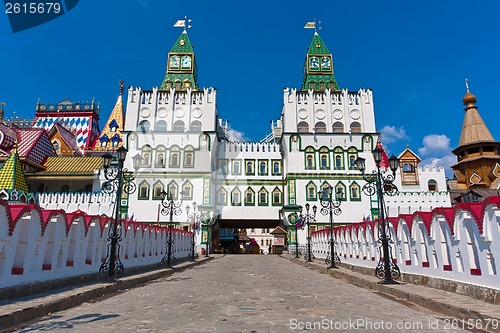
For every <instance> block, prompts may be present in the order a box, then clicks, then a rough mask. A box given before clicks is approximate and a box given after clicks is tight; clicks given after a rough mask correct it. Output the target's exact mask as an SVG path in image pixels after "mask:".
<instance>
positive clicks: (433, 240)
mask: <svg viewBox="0 0 500 333" xmlns="http://www.w3.org/2000/svg"><path fill="white" fill-rule="evenodd" d="M499 207H500V197H490V198H488V199H487V200H486V201H484V202H483V203H470V204H469V203H462V204H459V205H457V206H454V207H447V208H435V209H433V210H432V211H430V212H429V211H428V212H415V213H413V214H412V215H400V216H399V217H397V218H390V219H389V221H390V222H389V227H390V235H391V239H392V240H393V241H394V244H393V246H392V258H393V259H394V261H395V262H396V263H397V265H398V266H399V269H400V270H401V272H402V273H412V274H418V275H424V276H430V277H436V278H442V279H447V280H453V281H457V282H464V283H470V284H474V285H479V286H485V287H490V288H495V289H500V279H499V278H498V274H499V273H498V266H497V264H496V262H497V261H498V258H497V257H498V255H499V253H500V208H499ZM329 237H330V236H329V230H323V231H319V232H316V233H314V234H313V236H312V242H313V251H314V254H315V256H316V257H318V258H326V256H327V254H328V251H329V243H328V240H329ZM335 239H336V251H337V253H338V254H339V255H340V257H341V260H342V261H343V262H345V263H349V264H353V265H358V266H364V267H373V268H375V266H376V264H377V262H378V261H379V260H381V255H380V252H379V244H378V242H377V241H376V240H377V239H378V221H375V222H367V223H358V224H352V225H348V226H345V227H339V228H336V229H335Z"/></svg>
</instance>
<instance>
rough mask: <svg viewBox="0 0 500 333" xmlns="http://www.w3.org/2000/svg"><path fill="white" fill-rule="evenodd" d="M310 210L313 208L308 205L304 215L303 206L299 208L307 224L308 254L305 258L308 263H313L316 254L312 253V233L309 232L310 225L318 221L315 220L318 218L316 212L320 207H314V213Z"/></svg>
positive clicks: (301, 216)
mask: <svg viewBox="0 0 500 333" xmlns="http://www.w3.org/2000/svg"><path fill="white" fill-rule="evenodd" d="M310 208H311V205H309V203H306V211H305V213H303V208H302V206H300V207H299V216H300V218H301V219H302V220H303V221H305V223H306V225H307V253H306V255H305V258H304V259H305V260H306V261H307V262H312V261H314V259H315V257H314V254H313V253H312V251H311V233H310V230H309V224H310V223H311V222H315V221H316V220H315V219H314V218H315V217H316V211H317V210H318V207H316V205H314V206H313V207H312V213H309V209H310Z"/></svg>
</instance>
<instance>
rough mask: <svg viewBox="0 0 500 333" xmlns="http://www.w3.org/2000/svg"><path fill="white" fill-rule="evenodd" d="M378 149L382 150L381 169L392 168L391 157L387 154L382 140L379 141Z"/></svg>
mask: <svg viewBox="0 0 500 333" xmlns="http://www.w3.org/2000/svg"><path fill="white" fill-rule="evenodd" d="M377 147H378V148H380V149H381V150H382V161H380V167H382V168H384V169H388V168H389V167H390V165H389V156H387V153H386V152H385V149H384V146H382V143H381V142H380V140H378V141H377Z"/></svg>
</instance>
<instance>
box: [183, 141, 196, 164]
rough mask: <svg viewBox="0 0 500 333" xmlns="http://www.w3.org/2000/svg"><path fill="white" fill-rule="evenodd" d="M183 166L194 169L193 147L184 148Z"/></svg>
mask: <svg viewBox="0 0 500 333" xmlns="http://www.w3.org/2000/svg"><path fill="white" fill-rule="evenodd" d="M183 165H184V167H185V168H194V148H193V147H191V146H188V147H185V148H184V158H183Z"/></svg>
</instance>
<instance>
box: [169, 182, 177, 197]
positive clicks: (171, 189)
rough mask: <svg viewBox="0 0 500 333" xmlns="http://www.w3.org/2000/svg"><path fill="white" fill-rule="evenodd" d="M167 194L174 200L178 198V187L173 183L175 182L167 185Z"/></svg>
mask: <svg viewBox="0 0 500 333" xmlns="http://www.w3.org/2000/svg"><path fill="white" fill-rule="evenodd" d="M167 193H168V194H170V195H171V196H172V199H174V200H177V199H178V198H179V185H178V184H177V183H176V182H175V180H172V181H171V182H170V183H168V185H167Z"/></svg>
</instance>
